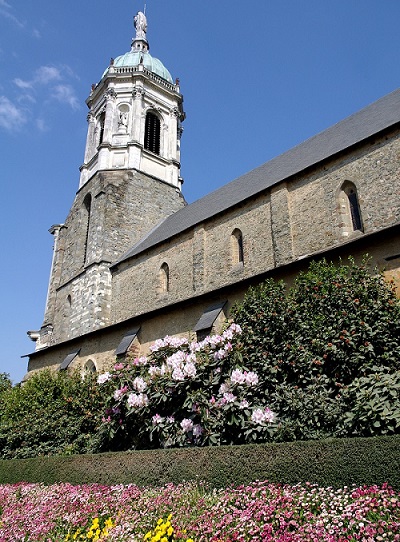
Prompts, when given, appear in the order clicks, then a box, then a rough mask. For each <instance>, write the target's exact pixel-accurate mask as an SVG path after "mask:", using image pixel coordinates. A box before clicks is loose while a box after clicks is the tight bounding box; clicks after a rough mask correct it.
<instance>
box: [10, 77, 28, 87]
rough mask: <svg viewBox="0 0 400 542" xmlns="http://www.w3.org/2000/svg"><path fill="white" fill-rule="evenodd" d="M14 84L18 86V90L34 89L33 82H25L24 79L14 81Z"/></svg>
mask: <svg viewBox="0 0 400 542" xmlns="http://www.w3.org/2000/svg"><path fill="white" fill-rule="evenodd" d="M14 83H15V84H16V85H17V87H18V88H23V89H27V88H33V81H24V80H23V79H19V78H18V77H17V79H14Z"/></svg>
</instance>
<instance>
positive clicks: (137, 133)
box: [80, 11, 185, 190]
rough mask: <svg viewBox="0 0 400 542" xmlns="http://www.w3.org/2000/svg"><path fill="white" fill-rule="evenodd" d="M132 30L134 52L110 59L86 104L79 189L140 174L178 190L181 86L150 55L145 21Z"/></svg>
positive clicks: (137, 20)
mask: <svg viewBox="0 0 400 542" xmlns="http://www.w3.org/2000/svg"><path fill="white" fill-rule="evenodd" d="M134 26H135V29H136V36H135V38H133V39H132V43H131V50H130V51H129V52H127V53H125V54H124V55H121V56H119V57H117V58H115V59H111V61H110V65H109V66H108V68H107V69H106V70H105V72H104V73H103V76H102V78H101V80H100V82H99V83H98V84H97V85H93V86H92V90H91V93H90V96H89V98H88V99H87V101H86V103H87V105H88V107H89V109H90V111H89V114H88V123H89V127H88V133H87V141H86V149H85V157H84V163H83V165H82V166H81V176H80V187H82V186H84V185H85V183H86V182H87V181H88V180H89V179H90V178H91V177H92V176H93V175H94V174H95V173H96V172H97V171H102V170H121V169H136V170H138V171H142V172H143V173H147V174H149V175H152V176H154V177H156V178H158V179H160V180H162V181H164V182H166V183H168V184H170V185H173V186H174V187H176V188H178V189H179V190H180V189H181V185H182V179H181V177H180V137H181V134H182V125H181V124H182V121H183V120H184V118H185V113H184V111H183V98H182V95H181V94H180V89H179V81H178V80H176V81H175V82H174V81H173V79H172V77H171V74H170V73H169V71H168V70H167V69H166V68H165V66H164V65H163V64H162V62H161V61H160V60H158V59H157V58H155V57H152V56H151V55H150V52H149V44H148V41H147V37H146V32H147V19H146V16H145V15H144V14H143V13H142V12H140V11H139V12H138V14H137V15H136V16H135V18H134Z"/></svg>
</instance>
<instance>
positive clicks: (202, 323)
mask: <svg viewBox="0 0 400 542" xmlns="http://www.w3.org/2000/svg"><path fill="white" fill-rule="evenodd" d="M225 305H226V301H221V302H220V303H216V304H215V305H212V306H211V307H208V309H206V310H205V311H204V312H203V314H202V315H201V316H200V320H199V321H198V322H197V324H196V325H195V326H194V328H193V329H194V331H203V330H205V329H210V328H212V326H213V324H214V322H215V320H216V319H217V318H218V316H219V314H220V312H221V311H222V309H223V308H224V307H225Z"/></svg>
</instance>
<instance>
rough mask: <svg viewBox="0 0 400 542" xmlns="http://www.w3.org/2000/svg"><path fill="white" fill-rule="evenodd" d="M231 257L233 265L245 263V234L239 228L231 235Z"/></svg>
mask: <svg viewBox="0 0 400 542" xmlns="http://www.w3.org/2000/svg"><path fill="white" fill-rule="evenodd" d="M231 255H232V265H238V264H243V263H244V255H243V234H242V232H241V231H240V230H239V229H238V228H236V229H234V230H233V232H232V235H231Z"/></svg>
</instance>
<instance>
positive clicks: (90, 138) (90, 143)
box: [84, 111, 96, 164]
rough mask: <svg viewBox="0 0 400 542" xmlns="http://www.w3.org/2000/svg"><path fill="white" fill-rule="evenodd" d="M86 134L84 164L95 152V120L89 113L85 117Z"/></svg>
mask: <svg viewBox="0 0 400 542" xmlns="http://www.w3.org/2000/svg"><path fill="white" fill-rule="evenodd" d="M87 121H88V132H87V137H86V148H85V158H84V162H85V164H87V163H88V162H89V160H90V159H91V158H92V156H93V155H94V153H95V150H96V119H95V117H94V115H93V113H92V111H90V112H89V113H88V116H87Z"/></svg>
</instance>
